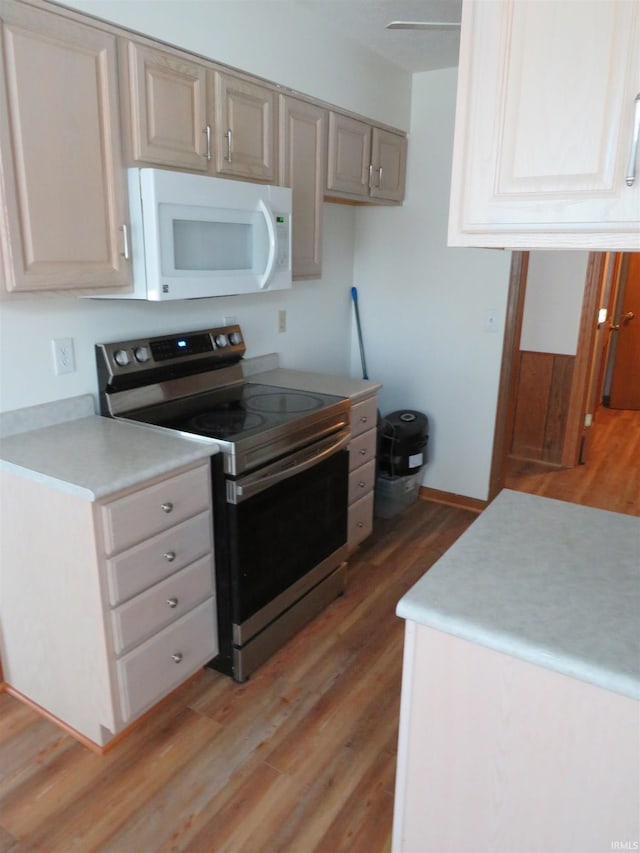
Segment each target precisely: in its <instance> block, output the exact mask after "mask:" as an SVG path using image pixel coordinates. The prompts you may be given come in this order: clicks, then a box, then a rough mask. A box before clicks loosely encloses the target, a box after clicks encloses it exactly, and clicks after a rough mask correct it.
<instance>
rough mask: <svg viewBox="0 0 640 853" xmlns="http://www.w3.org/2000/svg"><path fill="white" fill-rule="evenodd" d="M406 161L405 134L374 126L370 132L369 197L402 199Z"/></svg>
mask: <svg viewBox="0 0 640 853" xmlns="http://www.w3.org/2000/svg"><path fill="white" fill-rule="evenodd" d="M406 163H407V138H406V136H401V135H400V134H399V133H392V132H390V131H388V130H382V128H379V127H374V128H373V131H372V134H371V164H372V175H371V198H384V199H387V200H389V201H402V199H403V198H404V183H405V172H406Z"/></svg>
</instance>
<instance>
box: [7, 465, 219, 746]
mask: <svg viewBox="0 0 640 853" xmlns="http://www.w3.org/2000/svg"><path fill="white" fill-rule="evenodd" d="M9 496H10V497H9ZM0 525H1V526H2V530H3V537H2V543H1V545H0V586H1V587H2V600H1V601H0V619H1V621H2V627H3V631H2V636H1V637H0V646H1V648H0V654H1V656H2V661H3V666H4V677H5V681H6V683H7V685H8V688H9V690H10V692H13V693H14V694H16V695H18V696H19V697H21V698H23V699H25V700H26V701H28V702H29V703H31V704H34V705H36V706H38V707H39V708H40V709H41V710H44V711H45V712H46V713H47V714H48V715H49V716H52V717H53V718H54V719H56V720H57V721H58V722H59V723H62V724H63V725H64V726H65V727H66V728H68V729H70V730H71V731H72V733H73V734H75V735H76V736H78V735H79V736H81V739H83V738H84V739H87V740H88V741H91V742H92V743H93V744H97V745H98V746H101V747H102V746H105V745H106V744H108V742H109V741H110V740H111V739H112V738H113V737H114V735H116V734H117V733H119V732H121V731H123V730H124V729H125V728H126V727H127V726H128V725H129V724H130V723H132V722H133V721H134V720H135V719H136V718H137V717H139V716H140V715H141V714H143V713H144V712H145V711H147V710H148V709H150V708H151V707H153V706H154V705H155V704H156V703H157V702H158V701H160V700H161V699H162V698H164V696H166V695H167V694H168V693H170V692H171V691H172V690H173V689H175V688H176V687H178V686H179V685H180V684H182V683H183V682H184V681H186V680H187V679H188V678H189V677H191V676H192V675H193V674H194V673H195V672H197V670H198V669H200V668H201V667H202V666H203V665H204V664H205V663H207V661H209V660H210V659H211V658H213V657H215V655H216V654H217V651H218V633H217V622H216V605H215V575H214V562H213V541H212V539H213V535H212V529H213V527H212V519H211V494H210V465H209V461H208V459H207V460H206V462H205V463H199V464H197V465H195V466H193V467H190V468H183V469H181V470H179V471H174V472H171V473H170V474H169V475H166V476H164V477H162V478H159V479H157V480H154V481H148V482H146V483H141V484H140V485H139V486H137V487H135V488H132V489H129V490H127V491H126V492H123V493H120V494H114V495H112V496H109V497H108V498H106V499H104V500H100V501H95V502H92V501H90V500H87V499H85V498H83V497H80V496H78V495H77V494H74V493H69V492H66V491H62V490H60V489H57V488H53V487H51V486H50V485H48V484H46V483H43V482H37V481H34V480H32V479H28V478H25V477H21V476H19V475H16V474H14V473H10V472H2V473H1V474H0Z"/></svg>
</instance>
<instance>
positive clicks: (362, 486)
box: [358, 480, 367, 489]
mask: <svg viewBox="0 0 640 853" xmlns="http://www.w3.org/2000/svg"><path fill="white" fill-rule="evenodd" d="M358 485H359V486H360V488H361V489H364V487H365V486H366V485H367V484H366V483H365V481H364V480H360V482H359V483H358Z"/></svg>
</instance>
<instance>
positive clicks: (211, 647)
mask: <svg viewBox="0 0 640 853" xmlns="http://www.w3.org/2000/svg"><path fill="white" fill-rule="evenodd" d="M217 653H218V631H217V627H216V615H215V602H214V600H213V598H209V599H207V601H204V602H203V603H202V604H199V605H198V606H197V607H196V608H194V609H193V610H191V611H190V612H189V613H187V615H186V616H183V617H182V619H179V620H178V621H177V622H174V623H173V624H172V625H169V627H168V628H165V629H164V631H161V632H160V633H159V634H156V636H155V637H153V638H152V639H150V640H147V642H146V643H143V644H142V645H141V646H138V647H137V648H136V649H134V650H133V651H132V652H130V653H129V654H128V655H125V656H124V657H123V658H121V659H120V660H119V661H117V663H116V669H117V673H118V683H119V686H120V698H121V701H122V718H123V722H125V723H126V722H129V720H131V719H133V717H136V716H138V715H139V714H141V713H142V712H143V711H144V710H146V709H147V708H149V707H151V705H154V704H155V703H156V702H158V701H160V699H162V698H163V696H166V695H167V693H170V692H171V691H172V690H173V689H174V688H176V687H178V686H179V685H180V684H182V682H183V681H186V679H187V678H189V676H191V675H193V674H194V672H197V670H198V669H200V667H202V666H204V664H205V663H207V662H208V661H209V660H211V658H213V657H215V656H216V654H217ZM173 656H175V658H176V659H175V660H174V657H173Z"/></svg>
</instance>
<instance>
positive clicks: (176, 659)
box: [171, 652, 182, 663]
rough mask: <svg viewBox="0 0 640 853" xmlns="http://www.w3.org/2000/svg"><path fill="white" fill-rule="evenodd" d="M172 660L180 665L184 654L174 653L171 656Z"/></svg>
mask: <svg viewBox="0 0 640 853" xmlns="http://www.w3.org/2000/svg"><path fill="white" fill-rule="evenodd" d="M171 660H172V661H173V662H174V663H180V661H181V660H182V652H174V653H173V654H172V655H171Z"/></svg>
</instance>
